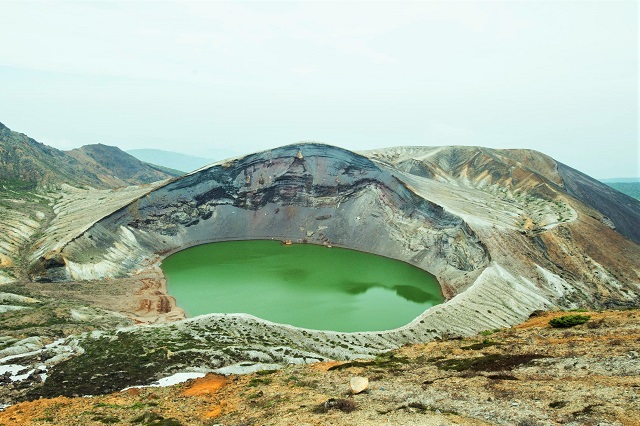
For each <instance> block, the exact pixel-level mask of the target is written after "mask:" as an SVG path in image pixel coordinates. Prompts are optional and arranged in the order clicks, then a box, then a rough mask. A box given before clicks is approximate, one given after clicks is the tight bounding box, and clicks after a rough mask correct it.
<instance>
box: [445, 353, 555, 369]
mask: <svg viewBox="0 0 640 426" xmlns="http://www.w3.org/2000/svg"><path fill="white" fill-rule="evenodd" d="M539 358H546V357H545V356H544V355H538V354H516V355H502V354H490V355H483V356H480V357H473V358H452V359H444V360H441V361H436V362H435V365H436V366H437V367H438V368H439V369H440V370H445V371H505V370H512V369H513V368H516V367H519V366H521V365H524V364H527V363H529V362H531V361H533V360H534V359H539Z"/></svg>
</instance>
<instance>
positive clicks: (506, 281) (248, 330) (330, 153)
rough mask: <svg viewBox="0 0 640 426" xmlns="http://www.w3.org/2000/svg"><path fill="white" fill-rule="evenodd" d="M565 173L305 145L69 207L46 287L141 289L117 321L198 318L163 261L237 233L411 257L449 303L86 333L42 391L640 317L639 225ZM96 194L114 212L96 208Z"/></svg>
mask: <svg viewBox="0 0 640 426" xmlns="http://www.w3.org/2000/svg"><path fill="white" fill-rule="evenodd" d="M561 169H562V166H559V165H558V163H556V162H555V161H554V160H553V159H551V158H550V157H547V156H544V155H542V154H540V153H536V152H534V151H527V150H490V149H485V148H476V147H437V148H427V147H416V148H411V147H409V148H391V149H386V150H377V151H372V152H367V153H364V155H361V154H356V153H352V152H349V151H346V150H343V149H339V148H335V147H331V146H327V145H321V144H296V145H291V146H286V147H281V148H276V149H273V150H269V151H265V152H261V153H256V154H252V155H249V156H246V157H242V158H237V159H232V160H227V161H223V162H219V163H216V164H213V165H211V166H209V167H207V168H203V169H201V170H198V171H195V172H193V173H191V174H188V175H186V176H183V177H180V178H177V179H174V180H172V181H169V182H164V183H158V184H154V185H150V186H148V187H146V188H140V187H138V188H131V189H129V190H128V191H126V192H122V191H121V192H117V193H116V192H114V193H112V194H111V193H106V192H102V193H96V192H94V191H89V192H86V193H83V194H82V195H78V196H71V197H67V198H64V199H60V200H55V201H52V203H53V205H54V206H55V207H54V211H56V212H57V213H56V216H55V217H53V218H51V220H50V222H48V223H50V224H51V225H50V226H49V225H48V227H49V228H50V229H48V228H47V227H45V228H43V230H42V234H43V235H42V237H41V238H40V239H38V240H37V244H34V245H33V246H32V247H31V248H30V249H29V250H27V251H28V253H27V256H26V258H27V259H28V262H27V264H28V267H29V274H30V275H29V277H30V279H32V280H40V281H43V280H51V281H58V282H74V281H81V280H101V281H96V282H100V283H103V284H101V285H110V284H109V283H113V282H114V280H115V281H117V282H122V281H123V280H126V281H127V282H128V283H129V284H128V285H129V286H130V288H131V289H132V290H131V293H129V299H130V300H134V301H139V302H140V303H139V308H138V309H131V306H130V303H129V304H126V306H127V307H126V308H125V307H124V305H120V304H118V303H114V304H113V306H112V308H111V309H110V310H111V311H119V312H120V313H122V314H124V315H127V316H128V317H129V318H133V319H136V320H141V321H144V322H154V321H155V320H158V319H165V320H170V319H176V318H180V316H181V315H182V313H181V311H180V310H179V309H177V308H176V307H175V304H174V301H173V300H172V298H171V297H170V295H167V294H166V288H165V285H164V279H163V276H162V272H161V270H160V268H159V264H160V262H161V261H162V259H163V258H164V257H165V256H167V255H169V254H170V253H172V252H174V251H176V250H181V249H183V248H185V247H188V246H192V245H196V244H201V243H204V242H209V241H222V240H230V239H259V238H269V239H270V238H276V239H287V240H292V241H294V242H296V243H314V244H325V245H337V246H344V247H348V248H353V249H358V250H363V251H367V252H373V253H376V254H381V255H385V256H388V257H391V258H395V259H399V260H403V261H406V262H408V263H411V264H413V265H416V266H418V267H420V268H423V269H425V270H427V271H429V272H431V273H433V274H434V275H436V277H437V278H438V280H439V282H440V284H441V286H442V289H443V294H444V295H445V297H446V299H447V301H446V303H444V304H442V305H438V306H435V307H433V308H431V309H429V310H428V311H426V312H424V313H423V314H422V315H420V316H419V317H418V318H416V319H415V320H414V321H412V322H411V323H410V324H407V325H406V326H404V327H401V328H399V329H396V330H387V331H381V332H376V333H335V332H329V331H317V330H303V329H299V328H295V327H290V326H287V325H282V324H274V323H270V322H267V321H264V320H261V319H259V318H255V317H252V316H250V315H245V314H237V315H220V314H212V315H206V316H202V317H197V318H192V319H187V320H184V321H180V322H176V323H171V324H160V325H155V326H153V327H138V326H136V327H131V328H127V329H122V330H116V331H113V330H104V331H102V332H100V333H87V334H83V335H76V336H72V337H70V338H68V339H67V340H66V341H65V342H63V343H61V344H60V345H59V346H57V349H56V350H55V351H49V352H47V355H45V354H43V355H40V356H39V358H38V360H37V361H33V362H34V364H33V367H34V368H35V367H37V365H45V366H46V368H47V369H48V371H49V377H48V379H47V380H46V381H45V383H44V384H41V383H40V384H36V385H34V386H35V387H34V389H33V390H32V391H31V393H30V394H29V395H30V396H29V397H30V398H36V397H38V396H42V395H45V396H54V395H57V394H63V395H73V394H76V393H78V394H81V393H87V392H91V389H94V391H96V392H108V391H112V390H116V389H118V388H119V387H120V386H122V387H124V386H126V385H135V384H143V383H148V382H149V381H152V380H154V379H158V378H160V377H162V376H164V375H167V374H171V373H173V372H175V371H180V370H185V369H187V370H189V369H192V370H193V369H195V370H203V369H204V370H207V371H219V372H229V371H247V370H252V369H261V368H275V367H276V366H281V365H286V364H292V363H293V364H295V363H298V364H299V363H307V362H315V361H323V360H329V359H353V358H362V357H369V358H371V357H374V356H376V355H378V354H380V353H383V352H385V351H388V350H390V349H394V348H398V347H400V346H402V345H405V344H410V343H417V342H424V341H428V340H431V339H434V338H447V337H450V336H468V335H473V334H475V333H477V332H480V331H483V330H492V329H496V328H502V327H508V326H511V325H515V324H518V323H520V322H522V321H524V320H526V318H528V317H529V315H530V314H531V313H532V312H534V311H536V310H539V309H548V308H577V307H595V308H603V307H624V306H638V303H639V300H640V246H639V245H638V244H636V243H635V242H633V241H632V240H631V239H629V238H627V237H625V235H624V234H622V233H621V232H626V231H625V228H624V226H623V225H616V223H613V226H612V222H613V221H614V220H615V221H617V223H618V224H622V223H623V222H624V220H629V221H631V222H632V221H633V220H634V219H633V216H632V215H631V213H625V211H624V210H623V211H622V212H621V213H620V215H621V218H622V219H621V218H620V217H616V216H615V215H611V214H610V213H608V212H603V211H601V209H602V207H601V205H603V204H606V202H605V201H603V200H604V199H601V200H600V201H599V202H598V203H594V205H588V204H585V202H584V201H585V200H586V199H583V200H582V201H581V199H579V198H577V197H576V196H573V195H572V194H571V193H570V192H569V191H567V189H566V187H567V186H569V185H570V184H571V185H573V184H574V181H575V178H572V179H573V180H571V179H569V178H568V177H567V175H566V174H564V175H563V174H562V173H560V172H558V170H561ZM567 182H568V183H567ZM587 183H588V184H589V185H592V186H594V185H595V184H594V183H593V182H591V181H588V182H587ZM594 187H595V188H598V187H597V186H594ZM603 194H604V195H603V197H606V193H604V192H603ZM96 197H97V198H96ZM96 199H100V200H101V203H105V205H109V206H110V208H109V209H108V210H106V211H104V212H101V211H100V209H99V208H98V207H94V208H93V209H90V210H89V211H90V212H92V213H91V214H90V215H87V216H86V217H85V216H84V215H82V214H80V213H78V212H81V211H82V210H83V209H84V208H87V207H88V206H89V204H92V205H96V202H95V200H96ZM611 202H612V203H615V198H613V199H612V200H611ZM98 204H100V203H98ZM629 215H631V216H629ZM610 216H612V217H610ZM82 217H85V218H84V219H82V220H81V221H80V222H76V220H77V219H79V218H82ZM72 218H75V219H73V220H72ZM623 219H624V220H623ZM72 223H73V224H72ZM614 227H615V228H616V229H618V228H619V230H620V231H621V232H618V231H617V230H614V229H613V228H614ZM53 230H55V233H54V232H53ZM627 233H628V232H627ZM48 235H55V237H53V238H52V237H48ZM31 240H32V241H33V238H32V239H31ZM143 288H144V289H147V290H144V291H142V290H140V289H143ZM134 289H135V290H134ZM148 289H152V291H151V292H153V293H154V295H153V296H154V297H153V298H150V297H149V294H150V291H149V290H148ZM138 291H141V293H140V294H136V292H138ZM25 296H29V294H25ZM79 297H80V296H79ZM80 298H82V297H80ZM125 298H126V297H125ZM83 300H88V299H87V298H86V297H84V298H83ZM92 303H95V301H94V302H92ZM134 304H135V303H134ZM16 315H19V314H16ZM78 348H82V349H81V350H79V349H78ZM41 350H44V349H41ZM62 359H65V361H61V360H62ZM37 363H40V364H37ZM36 364H37V365H36ZM25 368H26V367H25ZM96 383H100V386H99V388H98V389H96V385H95V384H96ZM87 386H89V387H87Z"/></svg>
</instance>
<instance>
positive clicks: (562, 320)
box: [549, 315, 591, 328]
mask: <svg viewBox="0 0 640 426" xmlns="http://www.w3.org/2000/svg"><path fill="white" fill-rule="evenodd" d="M590 319H591V317H590V316H589V315H564V316H561V317H558V318H554V319H552V320H550V321H549V325H550V326H551V327H553V328H569V327H573V326H575V325H579V324H584V323H585V322H587V321H589V320H590Z"/></svg>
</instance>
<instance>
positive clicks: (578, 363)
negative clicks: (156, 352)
mask: <svg viewBox="0 0 640 426" xmlns="http://www.w3.org/2000/svg"><path fill="white" fill-rule="evenodd" d="M566 314H567V313H566V312H546V313H540V314H537V315H536V316H534V317H532V318H531V319H530V320H528V321H527V322H525V323H523V324H521V325H519V326H516V327H513V328H506V329H499V330H487V331H485V332H483V333H481V334H480V335H477V336H474V337H469V338H464V339H450V340H444V341H439V340H438V341H433V342H430V343H427V344H418V345H411V346H405V347H402V348H400V349H398V350H395V351H392V352H388V353H385V354H383V355H381V356H379V357H377V358H376V359H373V360H372V359H369V360H356V361H349V362H323V363H317V364H312V365H289V366H286V367H284V368H282V369H280V370H267V371H261V372H258V373H253V374H248V375H229V376H223V375H214V374H209V375H207V376H205V377H204V378H200V379H196V380H192V381H189V382H186V383H183V384H179V385H175V386H173V387H165V388H161V387H147V388H132V389H128V390H124V391H121V392H116V393H111V394H108V395H102V396H95V397H77V398H67V397H56V398H52V399H40V400H36V401H32V402H25V403H21V404H17V405H14V406H12V407H9V408H7V409H6V410H5V411H4V412H0V424H2V425H16V424H25V425H29V424H32V425H48V424H55V425H78V424H83V425H100V424H141V425H152V424H153V425H214V424H220V425H254V424H256V425H257V424H260V425H304V424H307V425H327V424H333V425H354V424H374V425H375V424H394V425H443V424H444V425H449V424H461V425H462V424H464V425H484V424H505V425H514V424H515V425H557V424H564V425H596V424H598V425H638V424H640V420H639V419H640V359H639V355H638V347H639V346H640V345H639V343H640V323H639V321H640V311H639V310H637V309H632V310H622V311H603V312H584V313H583V312H580V314H581V315H589V316H590V317H591V318H590V320H589V321H588V322H586V323H585V324H582V325H578V326H575V327H572V328H566V329H559V328H551V327H550V326H549V320H550V319H552V318H554V317H558V316H561V315H566ZM352 377H366V378H367V379H368V380H369V387H368V389H367V390H366V391H364V392H362V393H359V394H357V395H352V394H351V392H350V388H349V382H350V379H351V378H352Z"/></svg>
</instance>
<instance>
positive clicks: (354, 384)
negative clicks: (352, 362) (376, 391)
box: [349, 376, 369, 395]
mask: <svg viewBox="0 0 640 426" xmlns="http://www.w3.org/2000/svg"><path fill="white" fill-rule="evenodd" d="M349 389H351V393H352V394H354V395H357V394H359V393H362V392H364V391H366V390H367V389H369V379H368V378H366V377H360V376H356V377H352V378H351V379H350V380H349Z"/></svg>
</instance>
